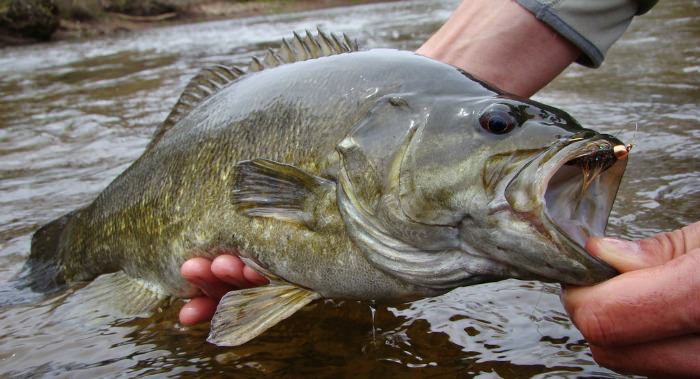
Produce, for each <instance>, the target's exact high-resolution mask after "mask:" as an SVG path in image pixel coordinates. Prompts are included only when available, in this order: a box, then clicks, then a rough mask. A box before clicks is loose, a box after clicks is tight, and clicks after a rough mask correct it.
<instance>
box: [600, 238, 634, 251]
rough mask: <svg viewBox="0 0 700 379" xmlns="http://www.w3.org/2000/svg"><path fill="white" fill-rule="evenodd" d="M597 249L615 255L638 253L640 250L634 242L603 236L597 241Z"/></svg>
mask: <svg viewBox="0 0 700 379" xmlns="http://www.w3.org/2000/svg"><path fill="white" fill-rule="evenodd" d="M597 242H598V249H600V250H601V252H603V253H608V254H615V255H639V253H640V252H641V250H640V249H639V244H638V243H636V242H631V241H625V240H619V239H616V238H608V237H604V238H601V239H599V240H598V241H597Z"/></svg>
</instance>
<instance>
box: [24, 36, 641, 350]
mask: <svg viewBox="0 0 700 379" xmlns="http://www.w3.org/2000/svg"><path fill="white" fill-rule="evenodd" d="M628 153H629V147H627V146H625V145H624V144H623V143H622V142H621V141H620V140H618V139H617V138H615V137H614V136H611V135H608V134H601V133H598V132H596V131H593V130H591V129H586V128H583V127H582V126H581V125H580V124H579V123H578V122H577V121H576V120H575V119H574V118H573V117H571V116H570V115H569V114H567V113H566V112H564V111H562V110H560V109H557V108H554V107H551V106H548V105H545V104H541V103H539V102H536V101H533V100H529V99H525V98H521V97H518V96H515V95H511V94H508V93H506V92H504V91H501V90H499V89H497V88H495V87H494V86H492V85H490V84H488V83H486V82H484V81H481V80H479V79H477V78H475V77H473V76H472V75H470V74H468V73H467V72H465V71H463V70H461V69H459V68H457V67H454V66H451V65H449V64H446V63H442V62H439V61H436V60H433V59H430V58H427V57H424V56H421V55H418V54H416V53H413V52H408V51H400V50H393V49H371V50H360V49H359V48H358V47H357V43H356V41H353V40H351V39H350V38H349V37H347V36H346V35H336V34H329V33H325V32H323V31H321V30H319V31H318V33H310V32H306V33H301V34H299V33H294V36H293V37H292V38H289V39H284V40H283V41H282V44H281V46H280V48H278V49H276V50H269V51H268V52H267V53H266V55H265V56H264V57H262V58H253V59H252V61H251V63H250V64H249V66H248V67H247V68H246V69H242V68H238V67H235V66H227V65H215V66H212V67H207V68H205V69H203V70H202V71H201V72H200V73H199V74H197V75H196V76H195V77H194V78H193V79H192V80H191V82H190V83H189V84H188V85H187V86H186V87H185V89H184V91H183V93H182V95H181V96H180V98H179V99H178V100H177V102H176V104H175V106H174V108H173V110H172V111H171V112H170V114H169V115H168V116H167V117H166V119H165V121H164V122H163V123H162V124H161V125H160V126H159V127H158V128H157V129H156V131H155V132H154V135H153V138H152V140H151V141H150V142H149V143H148V145H147V146H146V148H145V150H144V152H143V154H142V155H141V156H140V157H139V158H138V159H136V161H134V162H133V163H132V164H131V165H130V166H129V167H128V168H127V169H126V170H125V171H124V172H123V173H121V174H120V175H119V176H117V177H116V178H115V179H114V180H113V181H112V182H111V183H110V184H109V185H108V186H107V187H106V188H105V189H104V190H103V191H102V192H101V193H99V194H98V195H97V196H96V198H95V199H94V200H93V201H92V202H91V203H89V204H88V205H86V206H84V207H82V208H79V209H77V210H75V211H73V212H70V213H68V214H66V215H64V216H62V217H60V218H58V219H56V220H54V221H52V222H50V223H48V224H46V225H44V226H43V227H41V228H40V229H38V230H37V231H36V232H35V233H34V235H33V237H32V241H31V249H30V254H29V257H28V259H27V262H26V266H25V267H26V269H27V271H28V272H29V274H28V275H27V278H29V279H27V280H28V282H29V283H30V285H31V286H32V288H35V289H37V290H46V289H48V288H56V287H59V286H68V285H72V284H75V283H82V282H87V283H88V284H87V285H85V286H84V287H82V288H80V289H79V290H77V292H76V294H77V293H83V294H85V299H87V300H85V303H84V306H85V307H89V306H94V305H96V304H98V303H99V304H100V305H101V306H109V307H110V309H112V310H113V312H115V314H120V315H126V316H130V315H141V314H148V312H150V311H152V310H153V309H154V307H156V306H157V304H159V302H161V301H164V299H168V298H188V297H191V296H194V295H196V293H197V289H196V288H194V287H193V286H192V285H191V284H189V283H187V282H186V281H185V280H184V279H183V278H182V277H181V275H180V266H181V265H182V264H183V263H184V262H185V261H186V260H187V259H190V258H192V257H208V258H212V257H214V256H216V255H218V254H219V253H220V252H221V251H234V250H235V251H238V252H239V253H238V254H239V255H240V258H241V259H242V260H243V261H244V262H245V263H246V264H247V265H249V266H250V267H252V268H254V269H255V270H257V271H258V272H260V273H261V274H263V275H264V276H266V277H267V278H268V279H269V280H270V283H269V284H268V285H265V286H261V287H257V288H248V289H241V290H235V291H231V292H229V293H227V294H226V295H225V296H224V297H223V298H222V299H221V302H220V304H219V306H218V308H217V311H216V314H215V315H214V318H213V320H212V324H211V332H210V335H209V337H208V341H209V342H211V343H214V344H216V345H219V346H237V345H241V344H244V343H246V342H248V341H250V340H251V339H253V338H255V337H256V336H258V335H260V334H262V333H263V332H265V330H267V329H269V328H270V327H272V326H274V325H276V324H278V323H279V322H281V321H282V320H284V319H285V318H287V317H289V316H291V315H292V314H294V313H295V312H297V311H298V310H300V309H302V308H303V307H304V306H306V305H307V304H309V303H311V302H313V301H316V300H318V299H323V298H331V299H355V300H367V301H370V300H371V301H379V302H387V303H400V302H408V301H412V300H415V299H420V298H425V297H432V296H438V295H441V294H444V293H446V292H448V291H450V290H452V289H454V288H457V287H462V286H468V285H474V284H478V283H484V282H489V281H494V280H501V279H506V278H518V279H524V280H541V281H547V282H559V283H565V284H573V285H588V284H592V283H597V282H600V281H602V280H606V279H608V278H611V277H613V276H615V275H616V274H617V272H616V271H615V270H614V269H613V268H612V267H610V266H609V265H607V264H606V263H604V262H602V261H601V260H599V259H597V258H595V257H593V256H591V255H589V254H588V253H587V252H586V250H585V248H584V246H585V241H586V239H587V238H588V237H590V236H594V235H604V233H605V228H606V225H607V221H608V217H609V214H610V212H611V208H612V206H613V203H614V200H615V197H616V193H617V191H618V187H619V185H620V182H621V179H622V176H623V174H624V170H625V166H626V162H627V154H628Z"/></svg>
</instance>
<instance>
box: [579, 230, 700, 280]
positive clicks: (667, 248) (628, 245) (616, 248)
mask: <svg viewBox="0 0 700 379" xmlns="http://www.w3.org/2000/svg"><path fill="white" fill-rule="evenodd" d="M698 248H700V221H699V222H696V223H694V224H691V225H689V226H686V227H684V228H682V229H679V230H676V231H673V232H668V233H660V234H657V235H655V236H654V237H651V238H646V239H643V240H641V241H623V240H618V239H614V238H599V237H593V238H590V239H589V240H588V241H587V243H586V249H587V250H588V251H589V252H590V253H591V255H593V256H595V257H598V258H600V259H602V260H604V261H605V262H607V263H609V264H610V265H611V266H613V267H615V268H616V269H617V270H618V271H620V272H628V271H634V270H639V269H642V268H647V267H654V266H659V265H661V264H664V263H665V262H668V261H670V260H672V259H674V258H677V257H679V256H681V255H683V254H686V253H687V252H689V251H691V250H694V249H698Z"/></svg>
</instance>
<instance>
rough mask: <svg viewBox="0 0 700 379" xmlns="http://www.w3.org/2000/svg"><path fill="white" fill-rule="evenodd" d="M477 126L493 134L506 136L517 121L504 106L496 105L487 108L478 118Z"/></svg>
mask: <svg viewBox="0 0 700 379" xmlns="http://www.w3.org/2000/svg"><path fill="white" fill-rule="evenodd" d="M479 124H481V127H482V128H484V129H486V130H487V131H489V132H491V133H493V134H506V133H509V132H510V131H511V130H513V128H515V126H516V125H518V120H517V119H516V118H515V116H513V115H512V114H511V113H510V112H509V110H508V108H507V107H506V106H504V105H502V104H498V105H497V106H494V107H489V108H488V109H486V110H485V111H484V112H483V113H482V114H481V116H479Z"/></svg>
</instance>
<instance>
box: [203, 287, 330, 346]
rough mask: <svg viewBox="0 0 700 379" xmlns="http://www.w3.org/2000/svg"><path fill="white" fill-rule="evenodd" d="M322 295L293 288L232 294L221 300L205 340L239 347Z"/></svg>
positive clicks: (253, 290)
mask: <svg viewBox="0 0 700 379" xmlns="http://www.w3.org/2000/svg"><path fill="white" fill-rule="evenodd" d="M319 298H321V295H319V294H317V293H315V292H312V291H309V290H306V289H303V288H299V287H296V286H292V285H274V284H273V285H268V286H264V287H257V288H249V289H245V290H239V291H232V292H229V293H227V294H226V296H224V297H223V298H222V299H221V302H220V303H219V306H218V308H217V309H216V313H215V314H214V318H213V319H212V321H211V332H210V333H209V338H207V341H209V342H211V343H213V344H215V345H218V346H238V345H241V344H244V343H246V342H248V341H250V340H251V339H253V338H255V337H257V336H258V335H260V334H262V333H263V332H264V331H266V330H267V329H269V328H271V327H272V326H274V325H276V324H277V323H279V322H280V321H282V320H284V319H286V318H287V317H289V316H291V315H292V314H294V313H295V312H296V311H298V310H299V309H301V308H303V307H304V306H305V305H306V304H309V303H310V302H312V301H314V300H316V299H319Z"/></svg>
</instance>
